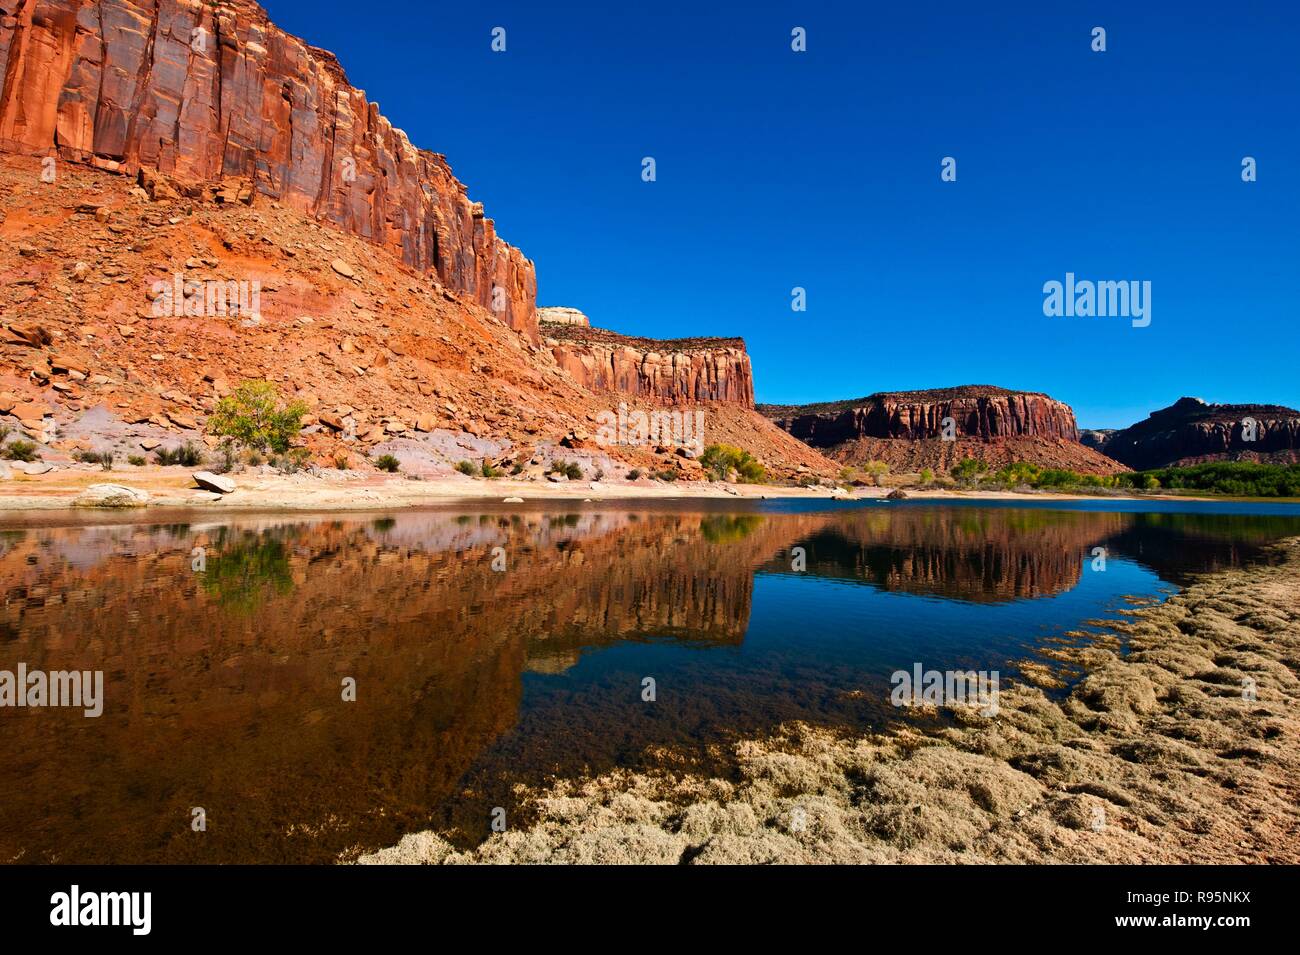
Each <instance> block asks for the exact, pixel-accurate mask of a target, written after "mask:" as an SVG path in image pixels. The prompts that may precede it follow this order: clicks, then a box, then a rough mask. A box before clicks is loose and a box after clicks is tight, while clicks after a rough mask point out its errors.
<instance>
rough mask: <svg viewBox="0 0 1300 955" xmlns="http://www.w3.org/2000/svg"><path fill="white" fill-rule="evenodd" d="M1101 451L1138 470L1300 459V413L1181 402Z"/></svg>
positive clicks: (1122, 434)
mask: <svg viewBox="0 0 1300 955" xmlns="http://www.w3.org/2000/svg"><path fill="white" fill-rule="evenodd" d="M1102 450H1103V451H1104V452H1105V453H1106V454H1107V455H1109V456H1110V457H1112V458H1114V459H1115V460H1117V461H1121V462H1123V463H1124V464H1127V465H1128V466H1129V467H1131V468H1134V469H1136V470H1144V469H1147V468H1161V467H1171V466H1181V465H1188V464H1198V463H1201V462H1205V461H1270V462H1275V463H1291V462H1295V461H1300V411H1296V410H1295V409H1294V408H1286V407H1283V406H1281V405H1260V404H1242V405H1227V404H1225V405H1219V404H1208V403H1206V402H1204V401H1202V400H1201V399H1199V398H1179V399H1178V401H1176V402H1174V403H1173V404H1172V405H1170V406H1169V407H1168V408H1162V409H1160V410H1159V411H1153V412H1151V414H1150V416H1149V417H1147V419H1146V420H1145V421H1139V422H1138V423H1137V424H1134V425H1131V426H1129V427H1127V428H1125V429H1123V430H1122V431H1116V432H1114V433H1113V434H1111V435H1110V436H1109V437H1107V439H1106V441H1105V443H1104V444H1103V445H1102Z"/></svg>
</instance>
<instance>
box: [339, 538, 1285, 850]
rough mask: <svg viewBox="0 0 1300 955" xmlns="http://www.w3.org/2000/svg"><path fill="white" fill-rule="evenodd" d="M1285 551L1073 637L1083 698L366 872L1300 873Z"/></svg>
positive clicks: (565, 798) (608, 798)
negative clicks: (616, 866) (887, 869)
mask: <svg viewBox="0 0 1300 955" xmlns="http://www.w3.org/2000/svg"><path fill="white" fill-rule="evenodd" d="M1272 556H1273V558H1274V561H1273V562H1271V563H1261V564H1258V565H1255V566H1252V567H1249V568H1245V569H1234V570H1226V571H1221V572H1217V573H1214V574H1209V575H1205V576H1203V577H1201V578H1199V579H1198V580H1197V581H1196V582H1194V583H1193V584H1191V585H1190V586H1189V587H1187V588H1186V589H1185V590H1184V591H1182V592H1180V593H1178V594H1176V595H1174V596H1173V597H1171V598H1170V599H1169V600H1167V601H1166V602H1164V603H1161V604H1158V605H1153V606H1146V607H1141V608H1138V609H1135V610H1133V611H1131V612H1130V619H1129V620H1128V621H1126V622H1124V623H1120V624H1117V625H1114V627H1113V632H1112V633H1111V634H1109V635H1107V636H1103V637H1100V638H1095V637H1090V636H1087V635H1084V634H1081V633H1080V634H1075V636H1076V637H1078V639H1077V641H1074V642H1065V641H1063V642H1062V643H1061V644H1060V645H1059V646H1058V647H1057V648H1056V649H1055V650H1052V651H1051V655H1052V656H1054V657H1055V658H1056V659H1058V660H1059V661H1060V662H1061V664H1062V665H1063V666H1066V667H1077V668H1081V669H1082V670H1083V673H1084V675H1083V677H1082V679H1081V680H1080V681H1079V682H1078V684H1077V685H1076V686H1075V688H1074V689H1073V691H1072V692H1071V693H1070V694H1069V695H1068V696H1066V697H1063V698H1055V697H1053V696H1052V695H1051V694H1049V693H1048V692H1045V691H1044V690H1043V689H1042V688H1040V687H1039V686H1034V685H1030V684H1027V683H1020V684H1017V685H1013V686H1010V687H1008V688H1006V689H1004V690H1003V692H1002V694H1001V697H1000V700H999V712H998V715H997V717H996V718H994V719H982V718H980V717H979V716H977V715H974V714H972V713H970V712H963V711H957V712H955V713H954V716H955V718H956V720H957V725H955V726H954V727H951V728H947V729H943V730H939V731H936V732H933V733H923V732H919V731H916V730H912V729H902V730H897V731H893V732H889V733H885V734H879V735H873V736H867V737H860V738H852V737H848V736H844V735H840V734H836V733H833V732H830V731H826V730H819V729H813V728H810V727H808V726H805V725H802V724H793V725H787V726H785V727H783V728H782V729H781V730H780V731H779V732H777V733H776V734H774V735H772V736H771V737H768V738H763V739H750V740H745V741H742V742H740V743H738V744H736V745H735V755H736V757H737V760H738V764H739V768H740V772H739V774H738V777H737V778H736V779H734V780H732V779H718V778H705V777H701V776H695V775H690V774H675V773H673V772H671V771H668V770H661V771H656V772H646V773H633V772H623V771H620V772H612V773H607V774H603V775H601V776H598V777H595V778H590V779H581V780H567V781H561V782H559V783H556V784H554V785H553V786H552V787H551V788H549V789H546V790H544V791H538V792H536V793H533V794H532V796H533V799H534V800H535V802H536V806H537V809H538V821H537V822H536V823H534V824H532V825H531V826H529V827H528V828H525V829H520V830H516V831H506V832H503V833H500V834H496V835H493V836H491V837H490V838H489V839H488V840H487V841H486V842H484V843H483V844H482V845H480V846H479V847H477V848H476V849H473V850H471V851H467V852H462V851H457V850H456V849H455V848H454V847H453V846H452V845H451V844H450V843H449V842H447V841H446V840H445V839H443V838H441V837H440V836H439V835H438V834H436V833H433V832H421V833H415V834H412V835H408V836H406V837H404V838H403V839H402V840H401V841H400V842H399V843H398V844H397V845H396V846H393V847H390V848H387V849H382V850H380V851H378V852H375V853H372V854H369V855H365V856H362V857H361V858H360V859H359V860H358V861H360V862H362V863H471V862H534V863H634V862H660V863H680V862H686V861H689V862H695V863H751V862H833V863H887V862H902V863H932V862H969V863H979V862H1008V863H1023V862H1066V863H1153V862H1154V863H1264V862H1269V863H1290V864H1295V863H1297V862H1300V782H1297V781H1298V780H1300V742H1298V737H1297V731H1298V730H1300V719H1298V717H1297V704H1298V703H1300V680H1298V679H1297V676H1296V672H1297V669H1298V668H1300V538H1292V539H1289V540H1287V541H1284V542H1282V543H1280V544H1278V545H1276V547H1275V548H1274V551H1273V554H1272ZM1028 672H1032V671H1028ZM1038 680H1039V682H1041V683H1042V684H1044V685H1045V686H1050V685H1052V684H1054V683H1055V682H1056V679H1055V677H1054V676H1053V675H1051V674H1046V673H1044V674H1042V675H1041V677H1040V678H1038Z"/></svg>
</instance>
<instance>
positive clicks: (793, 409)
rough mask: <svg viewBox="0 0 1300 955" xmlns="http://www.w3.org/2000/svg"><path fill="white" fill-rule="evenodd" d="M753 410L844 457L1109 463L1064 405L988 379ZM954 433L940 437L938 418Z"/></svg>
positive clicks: (1082, 465)
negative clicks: (986, 382)
mask: <svg viewBox="0 0 1300 955" xmlns="http://www.w3.org/2000/svg"><path fill="white" fill-rule="evenodd" d="M758 410H759V412H760V413H762V414H764V415H766V416H767V417H769V418H771V419H772V420H773V421H775V422H776V424H777V425H778V426H780V427H781V428H783V429H784V430H786V431H788V432H789V433H790V434H791V435H793V436H794V437H796V438H798V439H799V440H800V441H803V442H805V443H806V444H809V445H811V446H812V447H814V448H820V449H826V450H827V453H828V454H829V456H830V457H833V458H835V459H837V460H840V461H844V462H846V463H853V464H861V463H865V462H866V461H869V460H879V461H885V462H886V463H888V464H890V465H891V466H894V467H900V468H904V469H914V468H920V467H930V468H937V469H939V470H946V469H948V468H949V467H951V466H952V465H954V464H956V463H957V462H958V461H959V460H961V459H962V458H964V457H972V458H977V459H979V460H982V461H985V462H987V463H990V464H996V465H1001V464H1009V463H1011V462H1012V461H1031V462H1033V463H1036V464H1039V465H1041V466H1044V467H1063V468H1071V469H1073V470H1078V471H1082V472H1094V473H1109V472H1113V471H1116V470H1120V468H1119V467H1118V466H1117V465H1116V463H1115V462H1113V461H1111V460H1110V459H1109V458H1107V457H1105V456H1104V455H1102V454H1100V453H1098V452H1097V451H1095V450H1093V449H1092V448H1088V447H1085V446H1084V445H1083V444H1081V443H1080V441H1079V428H1078V425H1077V424H1076V423H1075V419H1074V411H1073V410H1072V409H1071V408H1070V406H1069V405H1067V404H1065V403H1063V402H1060V401H1056V400H1055V399H1053V398H1049V397H1048V396H1047V395H1043V394H1037V393H1033V392H1021V391H1010V390H1008V389H1006V388H997V387H993V386H991V385H963V386H961V387H957V388H936V389H931V390H928V391H902V392H882V393H880V394H874V395H869V396H868V397H866V398H859V399H856V400H851V401H834V402H826V403H823V404H812V405H760V406H759V408H758ZM945 418H951V419H952V421H953V432H952V437H953V440H944V419H945Z"/></svg>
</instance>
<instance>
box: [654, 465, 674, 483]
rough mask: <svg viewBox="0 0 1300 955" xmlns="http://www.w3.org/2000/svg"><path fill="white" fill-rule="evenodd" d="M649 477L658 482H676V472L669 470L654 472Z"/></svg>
mask: <svg viewBox="0 0 1300 955" xmlns="http://www.w3.org/2000/svg"><path fill="white" fill-rule="evenodd" d="M651 477H653V478H655V479H656V480H659V481H676V480H677V472H676V471H674V470H672V469H671V468H664V470H662V471H656V472H655V473H654V474H652V475H651Z"/></svg>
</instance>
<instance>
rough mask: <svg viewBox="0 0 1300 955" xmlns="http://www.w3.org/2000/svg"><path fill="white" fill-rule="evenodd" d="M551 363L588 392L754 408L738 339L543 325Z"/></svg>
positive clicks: (746, 356) (750, 373) (746, 357)
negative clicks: (640, 334) (651, 335)
mask: <svg viewBox="0 0 1300 955" xmlns="http://www.w3.org/2000/svg"><path fill="white" fill-rule="evenodd" d="M542 331H543V334H544V335H545V336H546V344H547V345H549V346H550V348H551V354H552V355H553V356H554V357H555V361H556V363H557V364H558V365H559V366H560V367H561V368H563V369H564V370H565V371H567V372H568V373H569V374H570V375H571V376H572V377H573V378H574V379H575V380H576V381H577V382H578V383H579V384H580V385H582V386H583V387H584V388H586V389H587V390H588V391H596V392H613V393H616V394H624V395H628V396H630V397H635V398H643V399H646V400H650V401H656V402H664V403H667V404H679V403H689V402H695V401H720V402H726V403H729V404H737V405H741V406H742V407H745V408H752V407H754V372H753V369H752V368H751V367H750V363H749V354H748V353H747V352H746V351H745V342H744V340H743V339H740V338H679V339H664V340H659V339H651V338H631V337H628V336H626V335H619V334H617V333H615V332H611V331H606V330H605V329H601V328H584V327H582V326H579V325H559V324H547V325H546V326H545V327H544V328H543V330H542Z"/></svg>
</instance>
